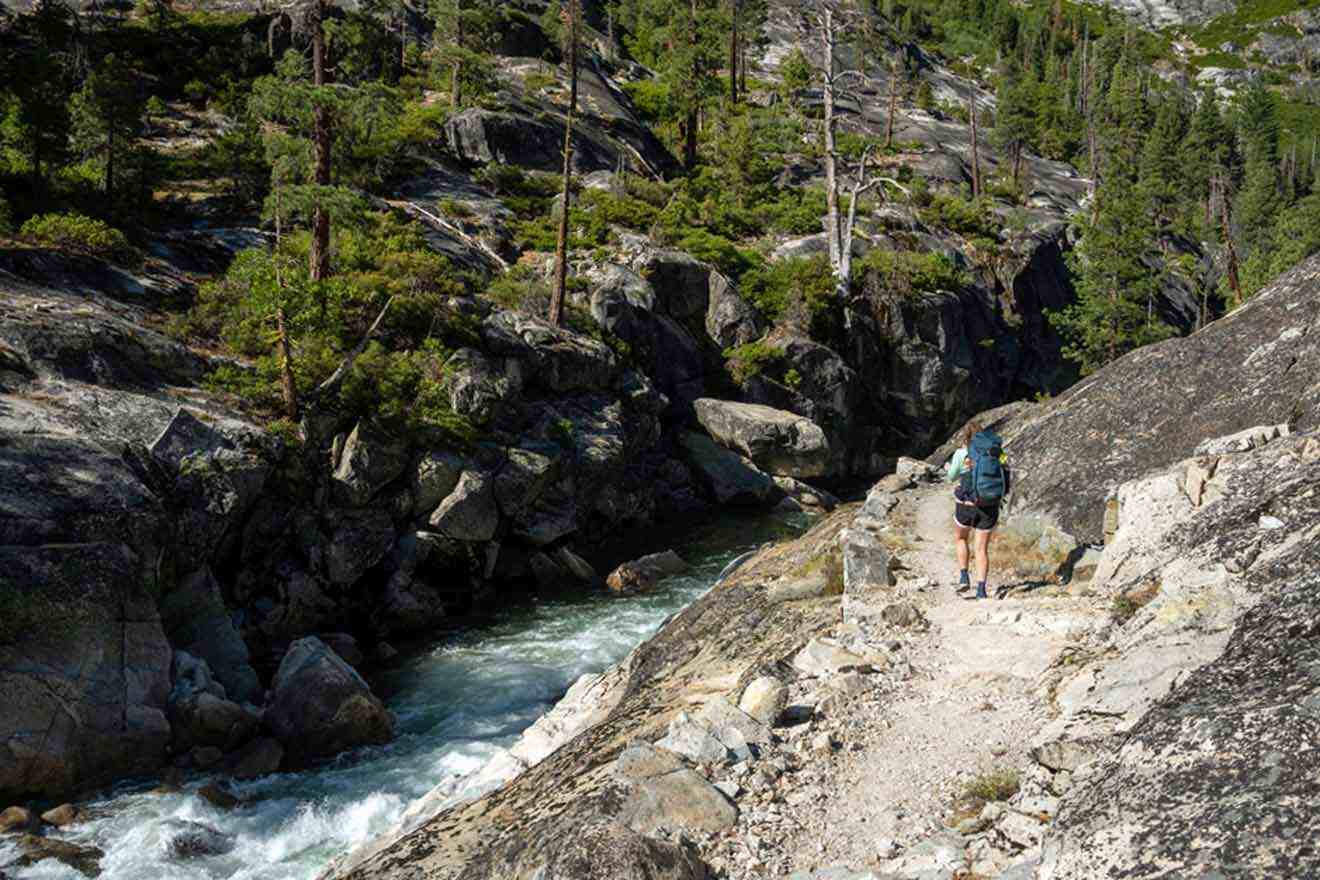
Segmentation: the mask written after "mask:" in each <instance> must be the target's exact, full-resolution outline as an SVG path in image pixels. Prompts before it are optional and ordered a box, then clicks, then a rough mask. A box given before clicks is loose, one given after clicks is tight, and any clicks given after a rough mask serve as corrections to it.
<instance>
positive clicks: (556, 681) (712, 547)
mask: <svg viewBox="0 0 1320 880" xmlns="http://www.w3.org/2000/svg"><path fill="white" fill-rule="evenodd" d="M806 522H807V520H806V518H805V517H803V516H802V515H795V514H742V515H737V514H731V515H725V516H717V517H711V518H708V519H706V520H704V521H702V522H700V523H699V525H698V524H689V525H688V526H687V528H685V529H671V530H669V531H668V532H667V533H666V534H665V538H666V540H671V539H672V541H673V544H672V545H667V546H674V547H675V548H676V549H677V550H678V552H679V554H680V555H681V556H683V557H684V558H685V559H686V560H687V561H689V562H690V564H691V567H690V569H689V570H688V571H687V572H685V573H684V574H681V575H677V576H673V577H670V578H667V579H665V580H664V581H662V582H661V583H660V584H659V585H658V586H657V588H656V589H655V590H653V591H650V592H647V593H644V594H639V595H635V596H628V597H622V598H620V597H613V596H609V595H608V594H605V593H603V592H600V591H598V590H597V591H584V590H579V591H576V592H574V593H566V594H562V595H560V596H558V597H556V598H555V599H552V600H548V601H542V602H536V603H530V604H526V605H523V606H520V607H516V608H514V609H511V610H509V611H508V612H506V613H504V614H501V615H498V616H496V617H495V618H494V619H491V620H488V621H486V622H485V623H483V624H481V625H478V626H473V627H470V628H468V629H465V630H463V631H461V632H458V633H455V634H452V635H450V636H448V637H446V638H445V639H444V641H443V642H441V643H440V644H437V645H433V646H431V647H428V648H424V649H419V650H417V651H416V652H414V653H411V654H410V655H405V656H404V657H403V658H402V659H401V660H400V662H399V663H397V664H396V665H395V666H393V667H392V668H389V669H387V670H384V671H383V672H382V673H381V674H380V675H378V676H375V677H374V678H373V685H374V689H375V690H376V692H377V693H379V694H380V695H381V697H382V698H383V699H384V700H385V702H386V704H387V705H388V707H389V708H390V710H391V711H392V712H393V713H394V714H395V716H396V718H397V721H398V731H399V735H398V737H397V739H396V740H395V741H394V742H393V743H391V744H390V745H388V746H383V747H371V748H367V749H362V750H359V751H356V752H353V753H349V754H346V755H343V756H341V757H340V758H339V759H336V760H335V761H333V762H331V763H329V764H327V765H323V766H319V767H316V768H313V769H311V770H309V771H307V772H303V773H281V774H276V775H274V776H270V777H266V778H263V779H259V780H255V781H250V782H238V783H233V784H232V785H230V786H229V790H230V791H231V792H232V794H233V795H234V796H235V797H236V798H237V799H238V800H239V803H238V805H237V806H235V807H232V808H229V809H224V808H221V807H219V806H217V805H215V804H213V803H211V802H209V801H207V800H206V799H205V798H203V797H201V796H199V791H200V790H201V789H202V788H203V787H205V786H206V785H208V784H213V783H215V782H217V781H218V780H216V779H213V778H211V777H207V776H197V777H194V778H193V779H191V780H189V781H188V782H187V783H186V784H185V785H184V786H183V788H182V789H181V790H179V791H177V792H164V791H160V790H153V789H152V788H151V787H150V786H139V787H138V788H136V789H134V788H131V787H130V788H127V789H126V790H124V791H122V792H121V793H119V794H116V795H112V796H109V797H105V798H101V799H97V800H95V801H93V802H90V803H86V804H83V805H81V806H80V811H81V813H82V817H83V818H82V820H81V821H80V822H79V823H77V824H76V825H74V826H71V827H70V828H68V829H66V830H63V831H60V832H57V833H55V834H53V835H52V837H53V838H54V839H57V840H60V841H65V842H68V843H71V844H74V845H76V846H79V847H88V848H95V849H97V850H100V851H102V852H103V853H104V858H102V859H101V861H100V868H99V870H100V875H99V876H101V877H105V878H108V880H138V878H142V877H148V876H151V877H161V878H165V877H168V878H171V880H221V878H224V880H256V878H262V880H266V878H277V880H307V878H310V877H313V876H315V875H316V874H317V873H318V872H319V871H320V870H322V869H323V868H324V867H325V865H326V864H327V863H328V862H329V861H330V859H332V858H333V857H335V856H338V855H342V854H343V853H345V852H347V851H348V850H350V849H352V848H353V847H355V846H358V845H361V844H363V843H365V842H367V841H369V840H371V839H373V838H375V837H377V836H378V835H380V834H382V833H384V832H385V831H387V830H388V829H389V828H390V827H391V826H392V825H394V824H395V823H397V822H398V821H399V820H400V818H401V817H402V815H403V814H404V811H405V810H406V809H407V808H408V807H409V805H410V804H411V803H413V802H414V801H415V800H416V799H418V798H420V797H421V796H423V795H425V794H427V793H428V792H433V791H435V790H437V789H439V790H440V791H442V792H444V795H443V798H442V802H443V803H452V802H456V801H458V800H460V799H462V798H464V797H470V796H472V795H473V793H474V792H473V791H472V790H471V788H470V787H469V786H471V785H474V784H478V783H477V782H476V781H475V780H478V779H479V777H480V772H481V770H482V768H483V767H486V766H487V765H489V764H491V763H492V762H495V761H498V759H499V758H500V757H501V756H503V755H505V754H507V749H508V747H509V746H510V745H512V744H513V743H514V742H515V741H516V740H517V739H518V737H519V735H520V734H522V733H523V732H524V731H525V730H526V729H527V728H528V727H529V726H531V725H532V724H533V723H534V722H535V721H536V720H537V719H538V718H540V717H541V716H542V715H543V714H544V713H545V712H546V711H547V710H548V709H549V708H551V707H552V706H553V705H554V704H555V702H556V701H557V700H558V699H559V698H560V697H561V696H562V695H563V694H564V692H565V691H566V690H568V688H569V686H570V685H571V684H572V683H573V682H574V681H576V680H577V679H578V678H580V677H581V676H583V675H586V674H589V673H599V672H602V671H603V670H605V669H606V668H608V667H609V666H610V665H612V664H613V663H616V662H618V661H619V660H620V659H622V658H623V657H624V656H625V655H626V654H627V653H628V652H629V651H630V650H632V649H633V648H634V647H636V645H637V644H639V643H640V642H642V641H644V640H645V639H646V638H647V637H649V636H650V635H651V634H652V633H653V632H654V631H655V630H656V629H657V628H658V627H659V626H660V625H661V623H662V622H663V621H664V620H665V619H666V618H667V617H669V616H670V615H672V614H673V613H675V612H676V611H679V610H680V609H682V608H683V607H685V606H686V605H688V604H690V603H691V602H692V601H694V600H695V599H697V598H698V597H699V596H701V595H702V594H703V593H704V592H705V591H706V590H708V589H709V588H710V586H711V584H712V583H714V581H715V579H716V578H717V577H718V576H719V573H720V571H721V570H722V569H723V568H724V567H725V566H726V565H727V564H728V563H729V561H730V560H731V559H733V558H735V557H737V556H739V555H741V554H743V553H745V552H747V551H748V550H751V549H754V548H755V547H757V546H758V545H760V544H761V543H763V542H766V541H771V540H775V539H778V538H782V537H785V536H789V535H792V534H794V533H795V532H797V531H800V530H801V529H802V528H804V527H805V525H806ZM640 540H642V538H640V537H637V538H635V539H633V540H632V541H628V542H624V546H629V545H632V544H634V542H635V541H640ZM199 827H200V828H206V829H211V831H212V832H214V835H213V836H210V837H208V838H207V839H208V841H209V846H208V850H212V851H209V852H204V853H194V854H192V856H191V857H189V858H181V857H180V854H179V852H178V845H177V843H176V841H177V840H179V839H180V837H181V836H183V835H187V834H194V835H195V834H197V833H198V828H199ZM16 855H17V852H16V851H15V848H14V847H13V846H5V845H4V843H3V839H2V838H0V870H4V871H5V872H6V873H7V874H8V875H9V876H10V877H12V878H14V880H52V878H60V880H64V878H69V880H72V878H78V877H82V876H83V875H82V874H81V873H79V872H78V871H76V870H75V869H74V868H72V867H69V866H67V865H64V864H62V863H58V862H56V861H51V860H47V861H45V862H42V863H41V864H40V865H39V866H34V867H29V868H21V869H18V870H17V871H15V870H14V869H13V868H7V867H3V866H4V865H5V863H6V862H8V861H9V859H10V858H12V857H14V856H16Z"/></svg>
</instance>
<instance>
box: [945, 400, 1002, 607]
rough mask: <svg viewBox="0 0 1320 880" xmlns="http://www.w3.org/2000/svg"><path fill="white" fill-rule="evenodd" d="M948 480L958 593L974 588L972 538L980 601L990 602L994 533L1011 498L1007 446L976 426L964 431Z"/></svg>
mask: <svg viewBox="0 0 1320 880" xmlns="http://www.w3.org/2000/svg"><path fill="white" fill-rule="evenodd" d="M944 476H945V479H946V480H947V481H948V482H950V483H957V485H956V486H955V487H954V489H953V498H954V507H953V526H954V529H953V540H954V547H955V549H956V550H957V552H958V568H960V569H961V572H960V574H959V576H958V592H960V593H961V592H963V591H964V590H967V589H969V588H970V587H971V579H970V578H969V576H968V571H967V562H968V556H969V553H968V546H967V542H968V538H969V537H970V536H972V534H973V533H974V534H975V541H976V581H977V583H976V598H978V599H986V598H989V597H988V596H987V595H986V591H985V583H986V581H987V580H988V579H989V576H990V533H991V532H993V531H994V529H995V526H997V525H998V524H999V505H1000V503H1001V502H1002V501H1003V500H1004V496H1005V495H1007V494H1008V490H1009V485H1010V477H1009V473H1008V465H1007V463H1006V458H1005V456H1004V443H1003V441H1002V440H1001V439H1000V438H999V435H998V434H996V433H995V432H993V431H983V430H981V426H980V425H979V424H977V423H976V422H971V423H970V424H968V426H967V427H966V428H965V429H963V436H962V446H961V448H959V449H958V451H957V452H955V453H954V454H953V458H952V459H950V461H949V467H948V470H946V471H945V475H944Z"/></svg>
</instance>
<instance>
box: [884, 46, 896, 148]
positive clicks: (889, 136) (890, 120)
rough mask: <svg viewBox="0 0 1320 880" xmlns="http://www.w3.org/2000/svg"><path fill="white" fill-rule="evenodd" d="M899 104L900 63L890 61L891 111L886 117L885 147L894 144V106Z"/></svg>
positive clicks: (891, 146) (890, 146)
mask: <svg viewBox="0 0 1320 880" xmlns="http://www.w3.org/2000/svg"><path fill="white" fill-rule="evenodd" d="M897 104H898V64H897V62H894V61H890V62H889V113H888V114H887V115H886V117H885V149H886V150H889V149H892V148H893V146H894V108H895V107H896V106H897Z"/></svg>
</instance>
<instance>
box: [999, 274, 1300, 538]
mask: <svg viewBox="0 0 1320 880" xmlns="http://www.w3.org/2000/svg"><path fill="white" fill-rule="evenodd" d="M1317 329H1320V259H1317V258H1312V259H1310V260H1308V261H1306V262H1304V263H1302V264H1301V265H1299V266H1297V267H1296V268H1295V269H1293V270H1291V271H1289V272H1287V273H1285V274H1284V275H1282V276H1281V277H1279V278H1278V279H1277V280H1275V281H1274V282H1273V283H1272V284H1270V285H1269V286H1268V287H1267V288H1266V289H1265V290H1263V291H1262V292H1261V293H1260V294H1259V295H1258V296H1257V297H1255V298H1254V299H1253V300H1252V301H1251V302H1249V303H1248V304H1247V305H1246V306H1244V307H1243V308H1241V309H1238V310H1237V311H1235V312H1233V313H1232V314H1230V315H1228V316H1227V317H1226V318H1223V319H1221V320H1219V321H1216V322H1215V323H1213V324H1210V325H1209V326H1207V327H1206V328H1205V329H1204V330H1201V331H1200V332H1198V333H1195V334H1193V335H1192V336H1189V337H1185V338H1181V339H1172V340H1169V341H1167V342H1163V343H1160V344H1158V345H1153V346H1149V347H1147V348H1144V349H1140V350H1138V351H1136V352H1133V353H1132V354H1131V355H1129V356H1127V357H1124V358H1121V359H1120V360H1118V361H1116V362H1115V363H1113V364H1110V365H1109V366H1107V367H1105V368H1104V369H1102V370H1100V371H1098V372H1096V373H1095V374H1094V375H1092V376H1089V377H1087V378H1086V379H1084V380H1083V381H1081V382H1079V383H1078V384H1077V385H1075V386H1074V387H1072V388H1070V389H1069V390H1068V391H1066V392H1064V393H1063V394H1061V395H1059V397H1057V398H1056V399H1054V400H1052V401H1050V402H1048V403H1045V404H1042V405H1039V406H1035V407H1026V408H1023V409H1021V410H1020V411H1018V412H1017V413H1016V414H1013V415H1010V416H1009V417H1008V418H1007V419H1004V420H1001V422H1000V427H1001V430H1002V431H1003V433H1004V436H1005V437H1006V438H1007V439H1008V444H1007V447H1006V448H1007V450H1008V453H1009V456H1010V458H1011V460H1012V462H1013V465H1014V467H1015V469H1016V472H1017V481H1016V484H1015V488H1014V492H1013V497H1012V498H1011V500H1010V509H1011V510H1013V511H1015V512H1021V513H1029V514H1032V515H1036V516H1039V517H1042V518H1044V519H1046V520H1048V521H1050V522H1052V523H1054V524H1056V525H1057V526H1058V527H1059V528H1060V529H1062V530H1063V531H1065V532H1067V533H1069V534H1072V535H1073V536H1074V537H1076V538H1077V539H1078V540H1081V541H1086V542H1093V543H1098V542H1100V541H1101V540H1102V538H1103V537H1104V532H1105V500H1106V499H1107V498H1109V497H1111V496H1112V495H1113V493H1114V492H1115V490H1116V489H1117V488H1118V486H1119V485H1120V484H1122V483H1124V482H1126V481H1127V480H1130V479H1133V478H1135V477H1138V476H1141V475H1142V474H1145V473H1148V472H1150V471H1152V470H1154V469H1156V468H1160V467H1164V466H1167V465H1169V464H1171V463H1173V462H1175V461H1178V460H1180V459H1182V458H1185V457H1186V456H1188V455H1191V454H1192V453H1193V452H1194V451H1195V450H1196V448H1197V446H1198V445H1199V444H1201V443H1203V442H1205V441H1207V440H1211V439H1214V438H1217V437H1221V436H1225V435H1228V434H1232V433H1234V432H1237V431H1242V430H1245V429H1248V428H1251V427H1253V426H1256V425H1276V424H1288V425H1291V426H1292V428H1293V429H1294V430H1298V431H1304V430H1310V429H1313V428H1315V427H1316V426H1317V425H1320V382H1318V381H1317V379H1316V376H1317V370H1320V335H1317Z"/></svg>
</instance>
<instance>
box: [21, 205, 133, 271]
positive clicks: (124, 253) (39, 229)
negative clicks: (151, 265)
mask: <svg viewBox="0 0 1320 880" xmlns="http://www.w3.org/2000/svg"><path fill="white" fill-rule="evenodd" d="M0 222H3V218H2V217H0ZM19 235H20V236H22V237H23V238H26V239H28V240H29V241H32V242H36V243H38V244H44V245H49V246H51V247H58V248H68V249H69V250H75V251H81V252H83V253H88V254H92V255H94V256H97V257H102V258H104V259H107V260H110V261H112V262H115V263H121V264H124V265H130V266H135V265H139V264H140V263H141V262H142V255H141V254H140V253H138V251H137V249H136V248H134V247H133V246H132V245H131V244H129V243H128V238H127V237H126V236H125V235H124V233H122V232H120V231H119V230H118V229H115V228H114V227H113V226H110V225H109V224H108V223H105V222H103V221H101V220H97V219H95V218H93V217H87V216H85V215H83V214H74V213H68V214H38V215H36V216H34V217H30V218H28V220H27V222H25V223H24V224H23V227H22V229H20V230H19Z"/></svg>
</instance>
